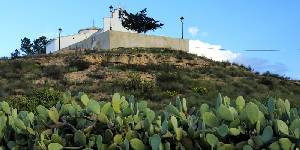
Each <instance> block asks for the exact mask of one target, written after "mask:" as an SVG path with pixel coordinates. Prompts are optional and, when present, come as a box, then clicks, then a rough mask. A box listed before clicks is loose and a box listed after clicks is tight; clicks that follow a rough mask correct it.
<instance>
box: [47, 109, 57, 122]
mask: <svg viewBox="0 0 300 150" xmlns="http://www.w3.org/2000/svg"><path fill="white" fill-rule="evenodd" d="M48 115H49V117H50V119H51V120H52V121H53V122H54V123H58V120H59V113H58V111H57V110H56V108H55V107H52V108H51V109H50V110H49V111H48Z"/></svg>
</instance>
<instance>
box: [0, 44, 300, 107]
mask: <svg viewBox="0 0 300 150" xmlns="http://www.w3.org/2000/svg"><path fill="white" fill-rule="evenodd" d="M0 68H1V69H0V98H1V99H9V100H11V101H16V100H18V101H19V102H20V101H22V102H23V103H24V106H25V107H26V106H27V105H30V104H28V102H27V101H26V98H29V99H30V98H31V97H32V95H35V96H36V94H38V93H39V92H48V94H49V90H47V89H49V88H53V89H54V91H53V90H50V94H49V97H48V98H49V99H51V100H52V99H53V97H54V98H56V99H59V96H56V97H55V95H59V93H60V92H63V91H66V90H70V91H71V92H72V94H77V93H78V92H85V93H88V95H90V96H91V97H92V98H93V99H96V100H99V98H100V97H101V100H109V99H110V98H111V95H112V94H113V93H115V92H119V93H121V94H124V95H135V96H136V97H137V98H138V99H141V100H142V99H143V100H148V101H149V104H150V107H152V108H161V107H162V106H163V105H162V104H168V103H169V102H170V100H175V95H179V96H181V97H185V98H187V100H188V101H189V102H188V103H189V105H193V106H199V105H200V104H201V103H202V102H204V101H205V102H207V103H213V102H212V101H209V100H212V99H215V96H216V95H217V93H218V92H220V93H222V94H223V95H224V96H228V97H230V98H236V97H237V96H239V95H243V96H244V97H245V99H258V100H265V99H267V98H268V97H276V98H277V97H281V98H286V99H289V100H290V101H291V102H292V104H294V105H298V104H300V102H299V97H300V85H299V82H295V81H291V80H288V79H286V78H283V77H280V76H277V75H275V74H270V73H268V74H264V75H259V74H258V73H255V72H253V71H251V68H248V67H244V66H239V65H236V64H231V63H227V62H224V63H221V62H215V61H212V60H209V59H206V58H203V57H198V56H195V55H192V54H188V53H184V52H179V51H172V50H168V49H142V48H135V49H125V48H119V49H117V50H114V51H85V52H71V53H61V54H51V55H44V56H34V57H24V58H19V59H15V60H1V61H0ZM53 93H54V94H53ZM24 99H25V100H24ZM47 100H48V99H46V100H45V102H44V103H49V105H52V104H53V103H54V102H53V103H51V102H47ZM54 104H55V103H54Z"/></svg>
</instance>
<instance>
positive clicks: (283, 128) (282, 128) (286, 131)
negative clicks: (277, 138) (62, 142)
mask: <svg viewBox="0 0 300 150" xmlns="http://www.w3.org/2000/svg"><path fill="white" fill-rule="evenodd" d="M276 124H277V128H278V131H279V132H281V133H283V134H286V135H289V127H288V126H287V125H286V124H285V122H283V121H282V120H276Z"/></svg>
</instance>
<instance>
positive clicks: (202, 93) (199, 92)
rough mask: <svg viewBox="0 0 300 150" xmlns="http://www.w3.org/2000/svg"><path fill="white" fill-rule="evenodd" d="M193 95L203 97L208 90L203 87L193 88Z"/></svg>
mask: <svg viewBox="0 0 300 150" xmlns="http://www.w3.org/2000/svg"><path fill="white" fill-rule="evenodd" d="M192 90H193V92H194V93H197V94H199V95H205V94H207V93H208V90H207V89H206V88H205V87H194V88H192Z"/></svg>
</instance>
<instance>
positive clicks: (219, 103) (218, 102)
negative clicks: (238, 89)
mask: <svg viewBox="0 0 300 150" xmlns="http://www.w3.org/2000/svg"><path fill="white" fill-rule="evenodd" d="M222 101H223V100H222V95H221V93H219V94H218V97H217V99H216V110H218V108H219V107H220V105H221V104H222Z"/></svg>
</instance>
